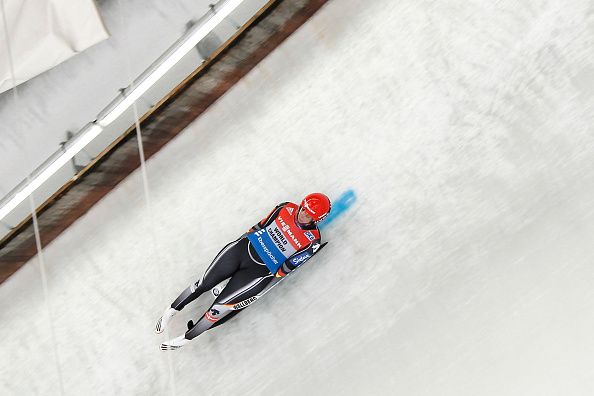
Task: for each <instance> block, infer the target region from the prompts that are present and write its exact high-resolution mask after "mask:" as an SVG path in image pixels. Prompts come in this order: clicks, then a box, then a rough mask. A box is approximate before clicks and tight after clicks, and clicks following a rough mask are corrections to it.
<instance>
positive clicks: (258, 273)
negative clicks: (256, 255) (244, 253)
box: [185, 263, 273, 340]
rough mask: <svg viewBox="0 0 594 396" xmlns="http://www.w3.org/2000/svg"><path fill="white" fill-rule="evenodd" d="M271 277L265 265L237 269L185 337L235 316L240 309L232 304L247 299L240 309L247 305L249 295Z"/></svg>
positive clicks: (193, 335)
mask: <svg viewBox="0 0 594 396" xmlns="http://www.w3.org/2000/svg"><path fill="white" fill-rule="evenodd" d="M272 277H273V275H272V274H271V273H270V271H269V270H268V268H267V267H266V266H261V265H257V264H253V263H252V264H251V265H249V266H247V267H246V268H242V269H240V270H239V271H237V272H236V273H235V274H234V275H233V277H232V278H231V280H230V281H229V284H228V285H227V286H226V287H225V289H224V290H223V291H222V292H221V294H220V295H219V296H218V297H217V299H216V300H215V302H214V303H213V304H212V306H211V307H210V308H209V309H208V311H206V313H205V314H204V316H203V317H202V318H200V320H198V322H197V323H196V324H195V325H194V327H192V328H191V329H189V330H188V331H187V332H186V336H185V338H186V339H188V340H191V339H193V338H195V337H197V336H199V335H200V334H202V333H203V332H205V331H206V330H209V329H211V328H213V327H215V326H217V325H218V324H221V323H223V322H226V321H227V320H229V319H230V318H231V317H232V316H235V315H236V314H237V313H239V312H240V311H239V310H236V309H233V306H234V305H236V304H239V303H242V302H244V301H246V300H247V301H246V303H245V306H243V307H241V308H240V309H243V308H245V307H247V306H248V305H249V304H250V302H249V299H250V297H253V296H255V295H256V294H258V293H260V292H261V291H262V290H263V289H264V288H265V287H266V286H267V285H268V283H270V280H271V279H272Z"/></svg>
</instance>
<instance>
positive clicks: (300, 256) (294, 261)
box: [275, 239, 320, 278]
mask: <svg viewBox="0 0 594 396" xmlns="http://www.w3.org/2000/svg"><path fill="white" fill-rule="evenodd" d="M319 248H320V239H315V240H314V241H312V242H311V243H310V244H309V245H307V246H306V247H304V248H303V249H300V250H298V251H296V252H295V253H293V254H292V255H291V257H289V258H288V259H287V260H285V262H284V263H283V264H282V265H281V266H280V267H279V268H278V271H276V274H275V275H276V276H275V277H276V278H282V277H283V276H287V275H288V274H289V273H290V272H291V271H293V270H294V269H295V268H297V267H298V266H300V265H301V264H303V263H305V262H306V261H307V260H309V259H310V258H311V256H313V255H314V254H315V253H316V252H317V251H318V249H319Z"/></svg>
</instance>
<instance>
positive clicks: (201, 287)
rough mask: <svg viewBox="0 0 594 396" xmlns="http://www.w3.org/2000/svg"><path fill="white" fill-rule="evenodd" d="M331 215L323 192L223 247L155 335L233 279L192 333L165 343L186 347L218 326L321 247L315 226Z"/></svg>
mask: <svg viewBox="0 0 594 396" xmlns="http://www.w3.org/2000/svg"><path fill="white" fill-rule="evenodd" d="M329 212H330V200H329V199H328V197H327V196H325V195H324V194H320V193H313V194H309V195H308V196H306V197H305V198H304V199H303V200H302V201H301V205H299V206H298V205H296V204H294V203H291V202H285V203H282V204H279V205H277V206H276V208H274V210H273V211H272V212H271V213H270V214H269V215H268V216H267V217H266V218H265V219H263V220H262V221H260V222H259V223H258V224H256V225H255V226H253V227H252V228H251V229H250V230H249V231H248V232H247V233H245V234H244V235H242V236H241V237H240V238H239V239H237V240H235V241H233V242H231V243H229V244H228V245H227V246H225V247H224V248H223V249H222V250H221V251H220V252H219V254H218V255H217V256H216V257H215V259H214V260H213V262H212V264H211V265H210V266H209V267H208V268H207V269H206V272H205V273H204V275H203V276H202V278H201V279H200V280H199V281H198V282H196V283H194V284H192V285H191V286H189V287H188V288H187V289H186V290H184V291H183V292H182V293H181V294H180V295H179V297H178V298H177V299H176V300H175V301H174V302H173V303H172V304H171V306H170V307H168V308H167V309H166V310H165V313H164V314H163V316H162V317H161V318H160V319H159V321H158V322H157V325H156V328H155V332H156V333H157V334H161V333H162V332H163V331H164V328H165V326H166V325H167V323H168V322H169V320H170V319H171V318H172V317H173V316H174V315H175V314H176V313H178V312H179V311H181V310H182V309H183V308H184V307H185V306H186V305H187V304H188V303H190V302H192V301H194V300H195V299H196V298H198V297H199V296H200V295H201V294H202V293H204V292H205V291H207V290H211V289H212V288H214V287H215V286H217V285H218V284H219V283H221V282H223V281H225V280H226V279H229V281H228V283H227V285H226V286H225V287H224V289H223V290H222V291H221V292H220V294H219V295H218V296H217V297H216V299H215V301H214V303H213V304H212V306H211V307H210V308H209V309H208V310H207V311H206V313H205V314H204V316H202V317H201V318H200V319H199V320H198V322H196V324H194V323H193V322H191V321H190V322H189V323H188V331H187V332H186V333H185V334H184V335H181V336H179V337H177V338H174V339H172V340H170V341H166V342H164V343H163V344H161V350H163V351H168V350H174V349H178V348H180V347H182V346H184V345H187V344H188V343H189V342H190V341H191V340H192V339H194V338H195V337H197V336H199V335H200V334H202V333H203V332H205V331H206V330H208V329H211V328H213V327H215V326H218V325H220V324H222V323H224V322H226V321H227V320H229V319H230V318H231V317H233V316H235V315H236V314H237V313H239V312H240V311H241V310H242V309H243V308H245V307H247V306H249V305H250V304H251V303H252V302H254V301H255V300H256V299H257V298H258V296H259V295H261V294H262V293H263V292H265V291H266V290H268V289H270V288H271V287H272V286H274V284H276V283H277V282H278V281H279V280H281V279H282V278H283V277H284V276H286V275H287V274H289V273H290V272H291V271H293V270H294V269H295V268H297V266H299V265H300V264H303V263H304V262H305V261H307V260H308V259H309V258H310V257H311V256H313V254H314V253H316V251H317V250H318V249H319V248H320V246H321V245H320V243H321V236H320V231H319V230H318V227H317V225H316V223H317V222H319V221H321V220H323V219H324V218H325V217H326V216H327V215H328V213H329Z"/></svg>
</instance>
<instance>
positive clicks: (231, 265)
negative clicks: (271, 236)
mask: <svg viewBox="0 0 594 396" xmlns="http://www.w3.org/2000/svg"><path fill="white" fill-rule="evenodd" d="M248 242H249V241H248V239H247V238H245V237H241V238H239V239H237V240H236V241H233V242H231V243H229V244H228V245H227V246H225V247H224V248H223V249H222V250H221V251H220V252H219V254H217V256H216V257H215V259H214V260H213V262H212V263H211V264H210V266H209V267H208V268H207V269H206V272H205V273H204V275H203V276H202V278H201V279H200V280H199V281H198V282H196V283H194V284H193V285H191V286H189V287H188V288H187V289H186V290H184V291H183V292H182V293H181V294H180V295H179V297H177V298H176V299H175V301H174V302H173V304H171V305H170V306H169V307H167V309H166V310H165V312H164V313H163V316H161V317H160V318H159V320H158V321H157V325H156V326H155V332H156V333H157V334H161V333H162V332H163V331H164V330H165V326H166V325H167V323H168V322H169V320H171V318H172V317H173V316H174V315H175V314H176V313H178V312H179V311H181V310H182V309H183V308H184V307H185V306H186V305H187V304H189V303H190V302H192V301H194V300H195V299H197V298H198V297H199V296H200V295H201V294H202V293H204V292H205V291H206V290H209V289H211V288H213V287H214V286H216V285H217V284H218V283H219V282H221V281H223V280H225V279H227V278H229V277H230V276H231V275H233V273H234V272H236V271H237V270H239V268H240V264H241V257H242V252H244V251H245V249H246V247H247V244H248ZM244 246H245V247H244Z"/></svg>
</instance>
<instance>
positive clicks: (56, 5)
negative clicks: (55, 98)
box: [0, 0, 109, 92]
mask: <svg viewBox="0 0 594 396" xmlns="http://www.w3.org/2000/svg"><path fill="white" fill-rule="evenodd" d="M1 5H3V6H4V7H1ZM0 16H1V17H2V18H1V19H0V27H1V29H0V92H4V91H6V90H9V89H10V88H12V87H13V80H12V74H11V69H10V63H9V62H10V59H11V58H12V63H13V67H14V74H15V78H16V84H17V85H18V84H21V83H23V82H25V81H27V80H29V79H30V78H32V77H35V76H37V75H38V74H40V73H43V72H44V71H46V70H48V69H51V68H52V67H54V66H56V65H57V64H59V63H61V62H63V61H65V60H66V59H68V58H70V57H72V56H73V55H75V54H77V53H79V52H81V51H83V50H85V49H87V48H89V47H91V46H92V45H94V44H96V43H98V42H100V41H102V40H105V39H106V38H108V37H109V33H108V32H107V29H106V27H105V25H104V24H103V21H102V19H101V16H100V14H99V11H98V9H97V6H96V4H95V2H94V0H1V1H0ZM7 33H8V40H7ZM9 55H10V57H9Z"/></svg>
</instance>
